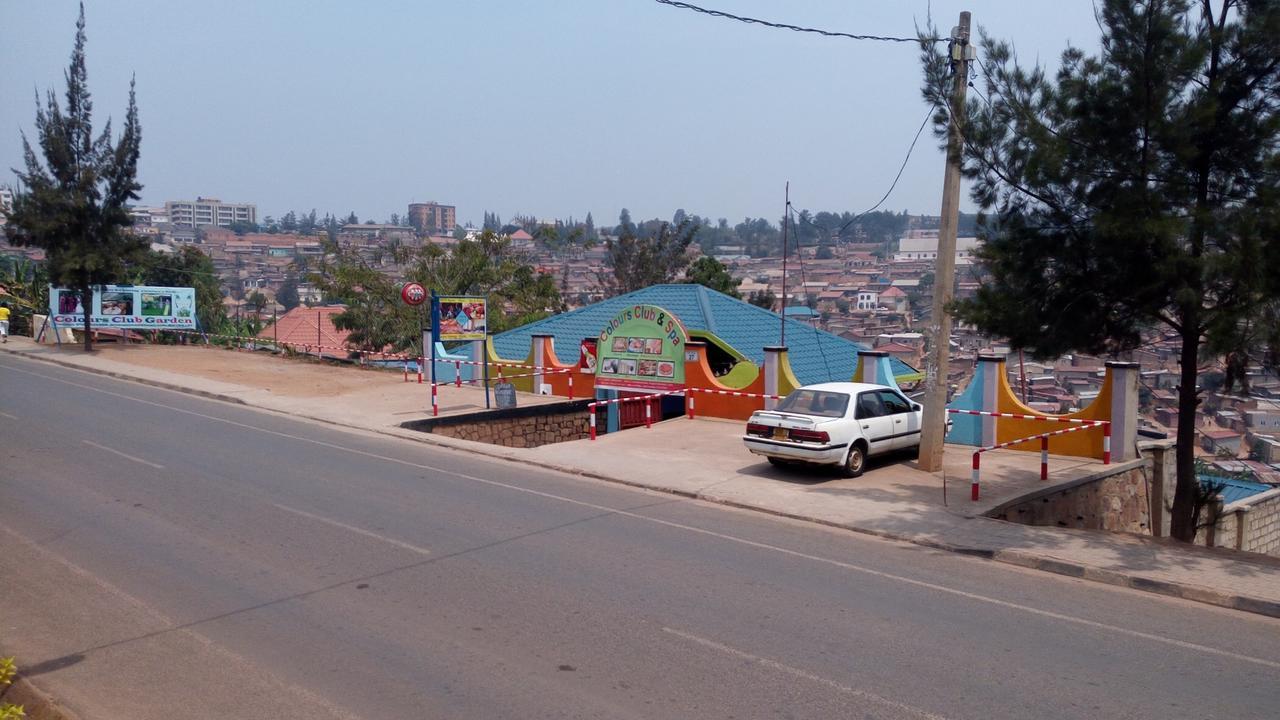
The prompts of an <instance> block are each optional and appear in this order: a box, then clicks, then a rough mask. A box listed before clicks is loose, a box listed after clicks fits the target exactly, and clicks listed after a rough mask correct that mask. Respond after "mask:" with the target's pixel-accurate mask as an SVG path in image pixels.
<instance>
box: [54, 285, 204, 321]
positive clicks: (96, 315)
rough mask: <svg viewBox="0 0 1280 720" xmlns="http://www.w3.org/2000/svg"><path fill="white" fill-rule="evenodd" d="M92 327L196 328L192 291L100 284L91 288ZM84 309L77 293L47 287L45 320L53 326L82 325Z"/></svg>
mask: <svg viewBox="0 0 1280 720" xmlns="http://www.w3.org/2000/svg"><path fill="white" fill-rule="evenodd" d="M89 310H90V313H89V314H90V320H89V322H90V323H91V325H92V327H96V328H132V329H134V330H172V329H184V330H194V329H196V291H195V289H194V288H178V287H153V286H150V285H103V286H101V287H97V288H95V289H94V293H93V307H91V308H89ZM84 313H85V307H84V302H83V298H82V297H81V293H80V291H79V290H72V289H68V288H58V287H52V286H51V287H50V288H49V317H51V318H52V319H53V322H54V323H55V324H57V325H62V326H72V327H78V326H81V325H84Z"/></svg>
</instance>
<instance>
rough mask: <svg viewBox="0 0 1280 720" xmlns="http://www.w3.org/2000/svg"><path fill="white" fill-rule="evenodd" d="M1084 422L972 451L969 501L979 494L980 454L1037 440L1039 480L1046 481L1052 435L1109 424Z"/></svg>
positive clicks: (1108, 435) (1108, 451)
mask: <svg viewBox="0 0 1280 720" xmlns="http://www.w3.org/2000/svg"><path fill="white" fill-rule="evenodd" d="M1085 422H1087V423H1089V424H1087V425H1083V424H1082V425H1077V426H1076V427H1069V428H1065V429H1062V430H1053V431H1051V432H1047V433H1040V434H1039V435H1031V436H1030V437H1024V438H1018V439H1017V440H1009V441H1008V442H1002V443H997V444H995V445H988V446H987V447H981V448H978V449H977V450H974V451H973V477H972V479H971V482H970V487H969V495H970V499H971V500H973V501H974V502H977V500H978V493H979V487H978V486H979V475H980V472H981V471H980V468H981V458H982V453H984V452H988V451H990V450H1000V449H1001V448H1007V447H1012V446H1014V445H1021V444H1022V443H1025V442H1031V441H1032V440H1039V441H1040V479H1041V480H1048V479H1049V438H1051V437H1053V436H1054V435H1066V434H1067V433H1073V432H1080V431H1081V430H1089V429H1092V428H1093V427H1095V426H1097V425H1102V424H1107V425H1109V423H1107V421H1105V420H1087V421H1085ZM1106 429H1107V430H1108V434H1107V435H1106V440H1107V441H1108V442H1107V443H1106V446H1107V460H1106V461H1107V462H1108V463H1109V462H1111V456H1110V442H1109V441H1110V439H1111V435H1110V432H1109V431H1110V427H1107V428H1106Z"/></svg>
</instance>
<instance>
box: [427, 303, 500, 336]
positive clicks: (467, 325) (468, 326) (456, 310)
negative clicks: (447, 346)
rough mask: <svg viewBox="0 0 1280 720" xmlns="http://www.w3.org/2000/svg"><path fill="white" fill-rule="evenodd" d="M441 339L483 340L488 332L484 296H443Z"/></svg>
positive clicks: (441, 304) (441, 305)
mask: <svg viewBox="0 0 1280 720" xmlns="http://www.w3.org/2000/svg"><path fill="white" fill-rule="evenodd" d="M438 302H439V303H440V328H439V329H440V336H439V338H438V339H439V340H441V341H444V342H449V341H451V340H483V339H485V335H486V334H487V332H488V329H489V325H488V312H487V310H488V309H487V308H486V307H485V299H484V298H482V297H442V298H440V299H439V300H438Z"/></svg>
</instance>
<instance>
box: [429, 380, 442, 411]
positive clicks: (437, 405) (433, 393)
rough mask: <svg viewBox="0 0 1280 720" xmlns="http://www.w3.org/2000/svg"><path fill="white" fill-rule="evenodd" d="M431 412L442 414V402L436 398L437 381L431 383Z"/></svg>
mask: <svg viewBox="0 0 1280 720" xmlns="http://www.w3.org/2000/svg"><path fill="white" fill-rule="evenodd" d="M431 414H432V415H439V414H440V403H439V402H438V401H437V400H436V383H431Z"/></svg>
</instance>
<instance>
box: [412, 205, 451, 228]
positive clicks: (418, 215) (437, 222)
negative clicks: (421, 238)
mask: <svg viewBox="0 0 1280 720" xmlns="http://www.w3.org/2000/svg"><path fill="white" fill-rule="evenodd" d="M457 218H458V215H457V208H455V207H454V206H452V205H441V204H440V203H435V202H425V203H409V224H410V225H412V226H413V227H414V228H415V229H416V230H417V231H418V232H428V231H430V232H434V233H442V234H445V235H447V234H449V233H452V232H453V229H454V228H455V227H457V225H458V219H457Z"/></svg>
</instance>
